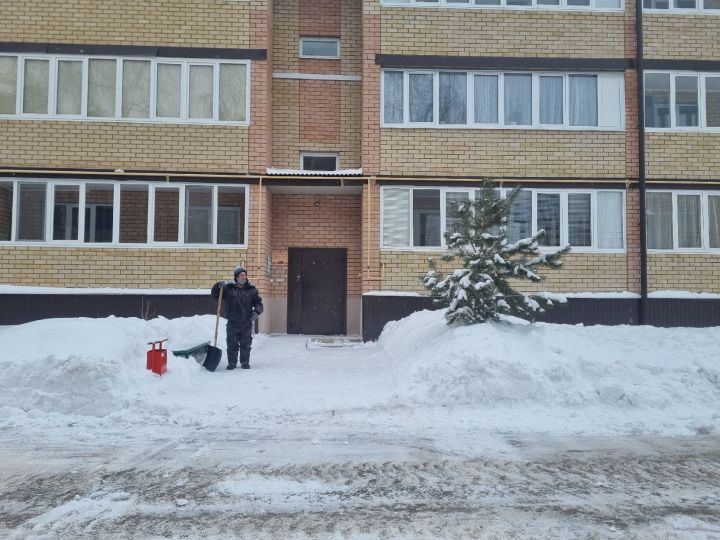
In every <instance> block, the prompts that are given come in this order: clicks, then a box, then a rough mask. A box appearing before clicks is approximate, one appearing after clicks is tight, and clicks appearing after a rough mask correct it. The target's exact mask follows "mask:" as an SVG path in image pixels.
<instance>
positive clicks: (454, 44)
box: [381, 7, 625, 58]
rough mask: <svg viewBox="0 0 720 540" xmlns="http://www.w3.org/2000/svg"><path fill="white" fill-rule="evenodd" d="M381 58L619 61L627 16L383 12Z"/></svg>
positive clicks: (438, 10)
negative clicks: (387, 56)
mask: <svg viewBox="0 0 720 540" xmlns="http://www.w3.org/2000/svg"><path fill="white" fill-rule="evenodd" d="M381 14H382V52H383V53H384V54H434V55H447V56H533V57H556V56H557V57H575V58H622V57H623V56H624V55H625V40H624V32H625V14H624V13H590V12H577V11H576V12H572V11H569V12H565V11H531V10H517V9H512V10H511V9H496V10H493V9H450V8H417V7H415V8H412V7H407V8H405V7H403V8H390V7H387V8H383V9H382V10H381Z"/></svg>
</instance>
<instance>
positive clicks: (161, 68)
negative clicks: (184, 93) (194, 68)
mask: <svg viewBox="0 0 720 540" xmlns="http://www.w3.org/2000/svg"><path fill="white" fill-rule="evenodd" d="M180 76H181V70H180V65H179V64H158V66H157V97H156V109H155V114H156V115H157V116H158V117H160V118H179V117H180V100H181V97H180V96H181V81H180Z"/></svg>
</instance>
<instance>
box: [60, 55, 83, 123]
mask: <svg viewBox="0 0 720 540" xmlns="http://www.w3.org/2000/svg"><path fill="white" fill-rule="evenodd" d="M81 107H82V62H77V61H75V60H59V61H58V66H57V114H74V115H79V114H81V113H82V108H81Z"/></svg>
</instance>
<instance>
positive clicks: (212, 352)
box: [203, 285, 225, 371]
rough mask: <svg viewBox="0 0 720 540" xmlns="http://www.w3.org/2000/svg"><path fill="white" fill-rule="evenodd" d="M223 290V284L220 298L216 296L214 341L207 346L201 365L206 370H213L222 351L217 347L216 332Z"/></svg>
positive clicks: (218, 361)
mask: <svg viewBox="0 0 720 540" xmlns="http://www.w3.org/2000/svg"><path fill="white" fill-rule="evenodd" d="M223 290H225V286H224V285H223V286H222V287H220V298H218V307H217V317H216V318H215V343H214V345H208V346H207V354H206V355H205V361H204V362H203V367H204V368H205V369H207V370H208V371H215V368H217V367H218V364H219V363H220V358H221V357H222V351H221V350H220V349H218V347H217V334H218V325H219V324H220V306H222V297H223Z"/></svg>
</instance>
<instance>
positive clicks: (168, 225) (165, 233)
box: [153, 188, 180, 242]
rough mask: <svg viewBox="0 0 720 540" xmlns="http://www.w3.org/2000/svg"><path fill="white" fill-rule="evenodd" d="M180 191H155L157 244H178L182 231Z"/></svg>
mask: <svg viewBox="0 0 720 540" xmlns="http://www.w3.org/2000/svg"><path fill="white" fill-rule="evenodd" d="M179 208H180V190H179V189H177V188H157V189H156V190H155V221H154V231H155V233H154V235H153V240H154V241H155V242H177V241H178V235H179V230H180V217H179V214H178V211H179Z"/></svg>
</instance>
